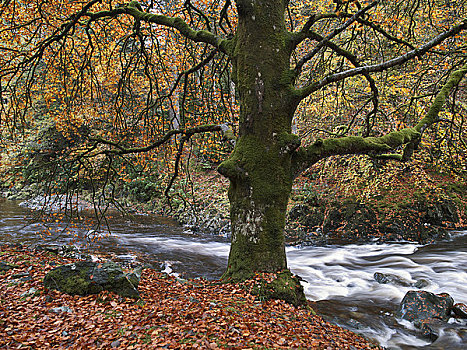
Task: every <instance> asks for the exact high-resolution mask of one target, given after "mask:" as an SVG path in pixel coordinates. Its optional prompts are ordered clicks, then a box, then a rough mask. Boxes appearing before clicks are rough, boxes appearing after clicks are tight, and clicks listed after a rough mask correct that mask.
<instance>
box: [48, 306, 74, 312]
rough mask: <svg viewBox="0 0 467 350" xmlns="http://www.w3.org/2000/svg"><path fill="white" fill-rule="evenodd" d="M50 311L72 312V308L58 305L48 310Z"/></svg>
mask: <svg viewBox="0 0 467 350" xmlns="http://www.w3.org/2000/svg"><path fill="white" fill-rule="evenodd" d="M49 311H50V312H53V313H56V314H60V313H62V312H70V313H71V312H73V310H71V309H70V308H69V307H68V306H59V307H54V308H52V309H50V310H49Z"/></svg>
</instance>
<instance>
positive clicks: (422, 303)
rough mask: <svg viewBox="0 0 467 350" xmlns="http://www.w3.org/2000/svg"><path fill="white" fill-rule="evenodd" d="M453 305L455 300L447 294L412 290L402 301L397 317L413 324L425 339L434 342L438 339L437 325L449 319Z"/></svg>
mask: <svg viewBox="0 0 467 350" xmlns="http://www.w3.org/2000/svg"><path fill="white" fill-rule="evenodd" d="M453 305H454V300H453V299H452V298H451V296H450V295H449V294H447V293H442V294H433V293H430V292H427V291H424V290H418V291H414V290H411V291H408V292H407V294H406V295H405V296H404V298H403V299H402V302H401V303H400V305H399V308H398V310H397V312H396V316H397V317H399V318H402V319H404V320H408V321H411V322H413V323H414V325H415V326H416V327H418V328H419V329H421V330H422V335H423V336H424V337H425V338H428V339H430V340H431V341H434V340H435V339H436V338H437V337H438V335H437V331H436V328H438V327H436V324H438V323H439V321H440V320H442V321H447V320H448V319H449V317H450V314H451V310H452V307H453Z"/></svg>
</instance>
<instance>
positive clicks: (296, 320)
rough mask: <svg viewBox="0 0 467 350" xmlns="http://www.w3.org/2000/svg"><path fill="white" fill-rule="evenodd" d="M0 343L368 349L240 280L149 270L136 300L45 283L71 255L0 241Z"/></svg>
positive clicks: (358, 339) (46, 346)
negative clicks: (6, 266)
mask: <svg viewBox="0 0 467 350" xmlns="http://www.w3.org/2000/svg"><path fill="white" fill-rule="evenodd" d="M0 261H2V262H4V263H10V264H15V265H16V267H15V268H13V269H10V270H8V271H4V272H0V348H2V349H22V348H25V349H28V348H30V349H51V348H72V349H90V348H104V349H105V348H121V349H152V348H154V349H159V348H160V349H164V348H169V349H186V348H200V349H217V348H230V349H269V348H283V349H291V348H292V349H370V348H376V346H375V345H374V344H371V343H369V342H368V341H367V340H365V339H363V338H362V337H359V336H357V335H356V334H354V333H352V332H350V331H347V330H344V329H342V328H340V327H338V326H335V325H332V324H329V323H327V322H325V321H324V320H323V319H322V318H321V317H319V316H316V315H314V314H313V311H312V310H311V309H310V308H295V307H293V306H291V305H289V304H286V303H284V302H282V301H277V300H273V301H267V302H260V301H258V300H255V297H253V296H252V295H251V294H249V293H248V292H247V291H246V290H245V289H244V288H242V286H240V285H238V284H219V283H215V282H212V281H211V282H209V281H204V280H187V281H185V280H177V279H175V278H173V277H169V276H167V275H166V274H163V273H160V272H156V271H154V270H150V269H146V270H144V271H143V276H142V279H141V283H140V286H139V290H140V292H141V295H142V298H141V299H140V300H139V301H135V300H132V299H122V298H120V297H118V296H117V295H115V294H112V293H107V292H102V293H100V294H99V295H92V296H88V297H79V296H69V295H65V294H62V293H60V292H57V291H52V290H45V289H44V287H43V285H42V280H43V277H44V275H45V274H46V273H47V271H49V270H50V269H52V268H53V267H54V266H57V265H59V264H63V263H68V262H71V261H72V260H71V259H66V258H63V257H59V256H56V255H53V254H51V253H47V252H38V251H33V252H29V251H27V250H24V249H22V248H19V247H7V246H2V247H0Z"/></svg>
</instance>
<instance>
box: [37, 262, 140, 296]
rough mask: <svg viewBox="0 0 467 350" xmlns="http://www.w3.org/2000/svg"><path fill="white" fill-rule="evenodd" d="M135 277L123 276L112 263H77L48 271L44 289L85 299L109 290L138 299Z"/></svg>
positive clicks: (133, 275) (117, 266)
mask: <svg viewBox="0 0 467 350" xmlns="http://www.w3.org/2000/svg"><path fill="white" fill-rule="evenodd" d="M135 276H138V274H137V273H136V274H135V273H132V274H130V275H127V274H124V273H123V271H122V269H121V267H120V266H119V265H118V264H116V263H114V262H106V263H95V262H91V261H80V262H76V263H74V264H67V265H62V266H58V267H56V268H54V269H53V270H51V271H50V272H49V273H48V274H47V275H46V276H45V277H44V286H45V287H46V288H47V289H56V290H59V291H61V292H63V293H66V294H70V295H82V296H85V295H89V294H97V293H99V292H101V291H103V290H108V291H110V292H114V293H116V294H118V295H121V296H123V297H131V298H139V293H138V290H137V289H136V288H137V285H138V282H139V278H136V277H135Z"/></svg>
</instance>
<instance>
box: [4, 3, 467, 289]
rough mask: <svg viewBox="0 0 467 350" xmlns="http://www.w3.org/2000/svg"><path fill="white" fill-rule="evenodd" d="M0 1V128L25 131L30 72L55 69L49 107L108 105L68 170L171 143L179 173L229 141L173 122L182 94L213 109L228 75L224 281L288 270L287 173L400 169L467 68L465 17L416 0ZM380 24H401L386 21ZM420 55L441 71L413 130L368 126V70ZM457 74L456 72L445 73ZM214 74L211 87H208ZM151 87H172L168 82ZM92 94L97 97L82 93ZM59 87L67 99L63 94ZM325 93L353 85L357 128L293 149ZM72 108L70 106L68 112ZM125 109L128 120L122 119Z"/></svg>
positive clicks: (212, 128) (215, 128)
mask: <svg viewBox="0 0 467 350" xmlns="http://www.w3.org/2000/svg"><path fill="white" fill-rule="evenodd" d="M1 6H2V10H1V11H2V18H4V20H3V24H2V26H3V29H2V35H3V36H4V38H2V41H3V42H5V40H11V39H12V38H13V39H14V40H13V41H12V44H11V45H10V46H8V45H7V47H4V48H2V52H3V53H4V54H3V58H2V61H1V63H0V67H1V77H2V88H3V89H2V93H3V94H4V95H5V94H8V95H9V97H10V101H11V102H10V103H8V104H4V109H5V108H10V110H9V112H10V113H9V114H8V113H5V114H4V116H3V123H4V125H6V124H8V125H14V124H15V123H18V122H19V121H21V120H22V122H23V123H26V118H25V111H27V107H28V106H30V105H31V103H32V102H33V101H32V96H33V94H34V86H35V85H34V84H37V83H38V78H37V77H40V76H44V74H45V73H42V72H40V69H41V67H44V66H45V67H46V68H42V70H45V71H47V70H48V73H49V75H50V72H54V76H55V77H57V78H56V83H57V86H59V85H60V83H64V84H61V85H60V86H61V87H60V89H59V95H60V97H57V96H55V97H54V98H55V99H59V101H60V104H63V105H64V106H66V108H68V109H69V110H70V111H73V112H76V108H74V109H73V108H71V107H77V106H78V107H79V108H82V106H83V105H84V104H85V103H87V104H88V105H89V104H96V101H97V100H100V101H104V102H107V104H113V106H114V107H115V108H114V112H113V113H115V115H114V116H113V117H114V119H113V122H112V123H111V124H112V126H111V127H109V126H106V127H103V126H101V128H100V132H99V133H94V134H93V133H90V135H89V136H88V139H87V142H88V143H86V144H85V145H84V146H83V145H82V144H81V146H80V149H81V150H80V152H74V153H73V152H71V151H70V153H68V154H67V155H68V156H69V157H72V158H73V161H74V162H81V163H82V162H83V161H84V160H85V159H88V158H90V157H91V156H92V157H97V156H101V157H102V156H105V157H106V159H108V162H107V163H106V164H107V166H108V168H109V169H110V168H111V164H112V161H111V160H112V159H113V158H112V157H123V156H125V155H130V154H140V153H143V152H150V151H153V150H155V149H156V148H158V147H161V146H163V145H164V144H166V143H168V142H171V140H175V141H172V142H176V143H177V147H176V152H175V153H174V154H173V156H174V158H175V165H174V172H175V174H177V172H178V164H179V162H180V157H181V154H182V152H183V149H184V145H185V144H186V142H188V140H190V139H191V138H192V137H193V136H194V135H197V134H200V133H206V132H224V133H225V135H226V137H228V138H229V139H232V138H233V135H232V133H231V131H230V129H229V128H227V126H226V124H221V123H209V124H202V123H199V120H200V119H202V118H201V114H199V115H197V114H196V112H192V114H193V115H192V117H191V118H189V117H188V118H187V117H186V115H185V116H184V113H185V114H189V112H190V109H189V108H185V107H186V106H187V105H186V104H185V101H183V100H184V99H185V98H190V94H189V93H188V90H189V87H194V88H195V89H201V90H202V89H203V86H206V85H209V84H211V85H209V86H210V87H211V88H212V89H214V90H217V91H221V92H218V96H217V97H213V96H211V97H212V100H214V101H215V102H219V101H223V103H224V105H225V100H229V99H230V98H231V96H232V93H233V91H232V89H231V88H230V83H229V79H230V78H231V80H232V82H233V83H234V86H235V89H234V90H235V91H234V92H235V94H236V97H237V102H238V105H239V112H238V132H237V133H238V135H237V137H236V140H235V147H234V149H233V151H232V153H231V154H230V156H229V157H228V159H226V160H224V161H223V162H222V163H221V164H220V165H219V168H218V171H219V172H220V173H221V174H222V175H224V176H225V177H227V178H228V179H229V180H230V188H229V200H230V205H231V207H230V213H231V223H232V244H231V251H230V256H229V262H228V267H227V270H226V272H225V274H224V278H226V279H228V278H231V279H233V280H242V279H245V278H247V277H249V276H251V275H252V273H253V272H255V271H263V272H277V271H282V270H286V269H287V262H286V255H285V246H284V225H285V214H286V208H287V202H288V198H289V195H290V193H291V189H292V184H293V181H294V178H295V177H297V176H298V175H299V174H300V173H301V172H302V171H304V170H305V169H307V168H308V167H310V166H311V165H313V164H315V163H316V162H318V161H319V160H321V159H324V158H326V157H330V156H334V155H344V154H368V155H371V156H372V157H377V158H380V159H396V160H399V161H406V160H408V159H409V158H410V157H411V156H412V154H413V152H414V150H415V149H416V148H417V146H418V144H419V142H420V140H421V138H422V135H423V133H424V132H425V130H426V129H427V128H429V127H430V126H432V125H433V124H435V123H437V122H439V121H440V118H439V117H438V115H439V112H440V110H441V109H442V108H443V105H444V103H445V101H446V99H447V98H448V96H449V94H450V93H451V91H452V90H453V89H454V88H455V87H457V86H458V84H459V82H460V81H461V79H462V77H463V76H464V75H465V73H466V72H467V65H465V46H462V45H463V43H464V42H465V41H463V40H462V39H463V37H462V35H463V34H462V33H463V30H465V29H466V28H467V19H466V18H463V19H462V18H460V19H459V18H458V17H453V16H450V15H452V11H453V9H454V8H456V9H457V10H458V13H460V14H461V15H464V14H465V9H464V5H463V3H462V2H443V1H434V0H424V1H416V2H413V3H412V2H407V3H406V4H405V5H401V4H399V3H398V2H392V1H373V2H371V3H370V2H367V1H361V2H359V1H346V0H334V1H314V2H311V3H306V4H304V3H300V2H297V3H293V2H291V1H290V2H289V1H287V0H265V1H259V0H255V1H250V0H237V1H236V2H235V7H233V6H232V4H231V2H230V0H226V1H225V2H222V3H220V2H213V3H206V2H203V1H199V2H195V1H190V0H187V1H185V2H184V4H183V6H182V7H177V6H176V5H175V4H171V3H167V4H164V5H161V6H164V7H165V9H168V12H172V13H176V12H177V11H178V14H177V15H176V16H170V15H164V14H162V13H163V12H164V9H156V6H155V3H154V2H153V1H141V2H138V1H131V2H129V3H126V4H113V2H112V1H110V0H108V1H105V0H91V1H84V2H83V1H71V0H70V1H69V3H68V4H66V5H65V6H62V7H60V8H58V7H57V4H56V3H55V2H54V1H53V0H49V1H42V2H40V3H39V2H38V3H37V4H34V5H27V6H26V4H24V2H21V1H5V2H3V4H2V5H1ZM47 6H49V8H47ZM455 6H456V7H455ZM18 8H21V10H22V11H25V13H26V14H27V15H21V16H20V17H21V19H18V18H16V17H14V16H15V14H16V15H19V13H18ZM461 9H462V10H461ZM449 16H450V17H449ZM389 17H390V18H392V19H393V21H400V25H399V26H396V25H394V24H395V23H391V22H390V21H389V23H388V21H387V19H388V18H389ZM428 19H431V20H430V21H428ZM18 33H20V34H21V38H20V39H18V38H17V36H16V35H17V34H18ZM404 36H405V37H404ZM174 43H176V44H178V46H177V47H176V48H174V47H173V44H174ZM130 44H131V45H134V48H133V49H132V48H131V47H130V46H131V45H130ZM162 46H164V47H165V49H164V50H162ZM184 52H185V53H184ZM187 53H188V54H187ZM116 56H117V57H118V60H117V61H116V62H120V65H117V66H115V67H114V68H113V71H112V70H109V69H107V70H106V72H102V69H101V72H99V69H100V68H99V67H102V66H106V67H109V66H110V64H108V63H106V64H103V63H102V61H103V60H109V61H112V59H114V58H115V57H116ZM174 56H176V57H179V58H180V57H181V58H182V59H180V60H179V61H177V63H174V64H175V66H177V68H179V69H181V71H182V72H181V73H179V74H175V73H173V72H171V71H169V69H168V67H167V65H165V64H164V60H168V61H171V60H172V57H174ZM425 56H427V57H428V58H429V61H428V58H427V61H425V62H428V64H438V63H439V62H444V63H447V66H448V67H447V68H446V69H445V70H443V71H442V74H439V76H438V78H439V79H442V80H443V86H442V88H441V89H440V90H438V89H437V88H436V87H435V88H436V89H437V90H436V91H437V92H436V98H434V100H433V101H432V104H431V107H430V108H429V110H428V111H427V112H426V115H425V116H424V117H423V118H421V119H420V120H419V121H418V123H415V124H414V125H412V126H410V127H405V128H402V129H399V130H391V129H390V128H389V127H387V128H381V127H380V128H379V127H378V126H380V125H385V122H387V121H385V120H384V118H383V117H378V116H379V115H380V114H381V115H383V116H384V114H383V112H382V111H381V110H380V107H379V93H378V86H377V85H378V84H377V82H376V80H375V78H374V75H375V74H376V73H379V72H390V71H394V69H395V68H397V67H401V66H403V65H404V64H407V63H409V62H412V64H413V66H414V67H415V63H417V62H422V59H423V58H424V57H425ZM195 58H196V59H195ZM99 60H100V61H99ZM10 62H12V63H10ZM98 62H100V63H98ZM225 62H228V65H227V66H226V65H225ZM221 66H225V67H228V68H229V69H231V71H230V73H229V72H227V73H225V72H226V71H228V70H227V69H217V68H212V67H221ZM207 67H211V68H212V69H211V72H214V73H210V81H209V80H207V79H206V80H203V79H202V77H203V76H204V75H203V74H205V70H208V69H207ZM454 67H457V68H459V67H461V68H460V69H457V70H455V71H451V70H452V69H453V68H454ZM158 69H159V70H158ZM398 69H403V68H398ZM413 69H416V68H413ZM408 70H410V69H408ZM435 70H436V69H435ZM161 71H162V73H161ZM399 72H400V71H399ZM402 72H404V71H403V70H402ZM449 72H451V74H450V75H449ZM99 74H100V75H102V76H98V75H99ZM164 74H165V75H164ZM388 74H389V73H388ZM49 75H48V76H49ZM111 75H115V77H112V76H111ZM447 75H449V76H448V77H447V78H446V76H447ZM168 77H169V78H168ZM190 77H192V80H191V81H190ZM104 78H109V79H110V78H112V79H110V80H111V82H112V83H111V84H109V85H108V86H107V91H99V87H100V86H102V85H103V83H102V81H103V79H104ZM215 78H217V79H218V82H217V84H213V83H212V81H214V79H215ZM160 79H167V80H170V79H172V83H170V82H169V83H167V82H161V81H160ZM352 79H354V80H352ZM361 79H363V82H364V83H362V80H361ZM158 80H159V81H158ZM349 81H351V82H352V81H353V82H354V86H353V87H347V86H345V85H344V84H345V83H346V82H349ZM48 84H50V82H48ZM67 84H68V85H67ZM86 84H87V85H86ZM94 85H95V86H96V87H95V89H96V92H94V94H91V93H90V91H91V90H92V89H94ZM182 85H183V88H181V86H182ZM365 85H366V86H365ZM67 88H68V89H69V90H72V91H71V92H70V91H68V92H67V91H65V90H66V89H67ZM222 88H223V90H222ZM57 89H58V88H57ZM326 89H329V90H328V91H330V94H331V92H332V93H334V92H336V91H343V94H342V95H340V96H344V95H345V94H347V93H350V90H352V91H353V95H355V96H359V95H360V97H358V98H355V101H356V103H358V104H359V105H360V106H361V107H360V109H359V110H358V111H357V112H356V113H355V116H357V115H358V117H359V120H360V122H359V123H356V122H355V116H354V117H353V119H351V120H349V119H345V118H337V116H336V117H335V118H333V119H335V120H334V122H335V121H336V120H337V123H335V125H334V126H335V127H337V128H335V132H333V133H330V134H331V137H328V138H325V139H323V138H321V137H320V138H318V137H315V139H314V140H313V139H311V141H310V142H309V143H308V144H302V140H301V139H300V138H299V137H298V136H297V135H296V134H294V133H292V125H293V122H294V116H295V115H296V112H297V109H298V108H302V107H301V106H303V105H307V103H309V101H310V100H309V99H310V96H312V95H313V94H314V93H316V92H320V91H325V90H326ZM156 90H157V93H156ZM226 90H228V91H226ZM161 91H162V92H161ZM164 91H165V92H164ZM176 91H178V93H175V92H176ZM203 91H204V90H203ZM432 95H433V94H432ZM154 96H156V98H154ZM174 98H175V99H176V100H177V101H180V100H182V103H181V107H180V109H181V111H180V116H181V118H180V122H179V123H178V122H177V123H176V124H177V125H180V128H178V129H173V128H171V129H170V130H168V129H164V128H162V127H160V125H159V124H158V123H159V121H160V119H157V118H155V117H154V116H155V115H157V113H159V114H160V113H161V112H162V111H163V110H165V111H167V105H168V104H170V105H172V106H173V105H174V103H173V99H174ZM70 99H74V101H75V102H74V103H75V105H74V106H73V103H72V102H70ZM78 100H79V103H77V102H76V101H78ZM201 100H202V101H206V100H205V99H203V98H201ZM135 101H136V102H135ZM191 101H195V100H194V99H193V98H192V99H191ZM301 103H302V105H300V104H301ZM140 105H143V106H144V107H141V108H140V107H139V106H140ZM135 108H136V109H138V108H139V109H138V111H139V112H138V113H135V117H134V119H130V118H129V117H128V116H129V115H130V111H131V110H132V109H135ZM175 109H176V108H175ZM105 113H110V112H108V111H107V112H105ZM210 113H212V114H216V113H221V114H222V113H226V114H225V115H229V116H230V117H231V118H233V122H234V123H235V118H236V117H237V116H236V115H235V110H233V114H229V112H228V108H217V109H211V110H210V111H209V113H207V114H206V115H210ZM60 114H61V115H63V114H64V112H63V111H60ZM69 115H70V116H73V113H71V114H69ZM166 115H167V114H166ZM75 117H76V115H75ZM61 118H62V119H61V120H62V121H63V120H64V119H63V117H61ZM101 118H102V117H101ZM312 118H316V119H318V118H319V116H313V117H312ZM208 119H209V118H208ZM203 120H206V119H203ZM330 122H333V120H330ZM73 123H74V124H76V125H80V124H82V123H86V121H77V120H73V121H72V122H68V123H65V124H66V125H67V127H68V129H69V128H70V125H74V124H73ZM87 123H88V124H89V123H91V121H89V120H88V121H87ZM92 123H95V121H93V122H92ZM347 124H348V125H347ZM128 125H132V127H134V126H135V125H138V127H139V132H142V131H141V130H144V129H145V128H148V129H151V130H152V137H147V138H136V141H135V140H134V139H133V141H134V142H133V144H131V143H130V142H132V141H131V140H132V139H131V137H128V135H133V136H134V135H135V134H134V133H133V134H132V133H131V132H130V131H129V130H130V128H129V127H128ZM346 125H347V126H346ZM93 127H94V129H98V128H97V127H96V125H94V126H93ZM132 130H134V129H132ZM331 130H332V129H331ZM104 131H105V132H104ZM75 132H76V128H75ZM146 134H149V133H146ZM174 137H175V139H174ZM309 140H310V139H309ZM171 183H172V182H171ZM295 283H296V282H295Z"/></svg>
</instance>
